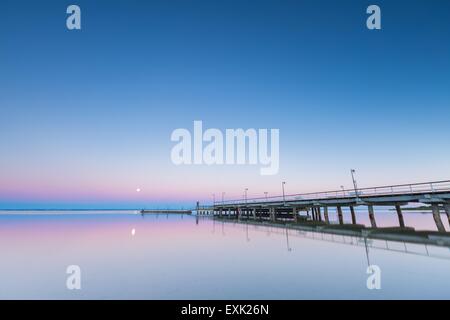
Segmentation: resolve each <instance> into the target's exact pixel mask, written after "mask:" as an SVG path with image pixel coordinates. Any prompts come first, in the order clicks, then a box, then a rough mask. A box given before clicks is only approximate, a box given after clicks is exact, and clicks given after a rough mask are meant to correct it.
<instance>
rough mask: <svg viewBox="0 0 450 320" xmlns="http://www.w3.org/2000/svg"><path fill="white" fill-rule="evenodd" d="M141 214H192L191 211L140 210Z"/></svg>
mask: <svg viewBox="0 0 450 320" xmlns="http://www.w3.org/2000/svg"><path fill="white" fill-rule="evenodd" d="M140 212H141V214H151V213H155V214H192V210H172V209H142V210H141V211H140Z"/></svg>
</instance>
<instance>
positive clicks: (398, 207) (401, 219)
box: [395, 205, 405, 228]
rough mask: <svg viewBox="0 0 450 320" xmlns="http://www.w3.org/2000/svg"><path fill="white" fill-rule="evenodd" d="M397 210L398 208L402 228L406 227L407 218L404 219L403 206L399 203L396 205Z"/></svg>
mask: <svg viewBox="0 0 450 320" xmlns="http://www.w3.org/2000/svg"><path fill="white" fill-rule="evenodd" d="M395 210H397V216H398V223H399V224H400V228H404V227H405V220H403V213H402V208H400V206H399V205H396V206H395Z"/></svg>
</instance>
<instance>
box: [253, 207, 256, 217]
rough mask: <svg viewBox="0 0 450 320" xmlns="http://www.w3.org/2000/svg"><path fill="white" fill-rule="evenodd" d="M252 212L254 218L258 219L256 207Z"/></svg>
mask: <svg viewBox="0 0 450 320" xmlns="http://www.w3.org/2000/svg"><path fill="white" fill-rule="evenodd" d="M252 213H253V219H255V220H256V208H253V210H252Z"/></svg>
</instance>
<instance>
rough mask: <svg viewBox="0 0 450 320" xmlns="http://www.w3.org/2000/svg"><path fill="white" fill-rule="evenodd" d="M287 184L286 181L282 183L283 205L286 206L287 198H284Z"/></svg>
mask: <svg viewBox="0 0 450 320" xmlns="http://www.w3.org/2000/svg"><path fill="white" fill-rule="evenodd" d="M285 184H286V182H285V181H283V182H282V183H281V188H282V189H283V205H284V206H285V205H286V198H285V196H284V185H285Z"/></svg>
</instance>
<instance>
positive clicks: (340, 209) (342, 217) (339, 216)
mask: <svg viewBox="0 0 450 320" xmlns="http://www.w3.org/2000/svg"><path fill="white" fill-rule="evenodd" d="M337 212H338V219H339V224H344V216H343V215H342V208H341V206H337Z"/></svg>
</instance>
